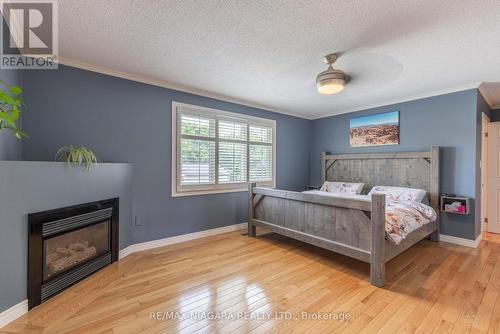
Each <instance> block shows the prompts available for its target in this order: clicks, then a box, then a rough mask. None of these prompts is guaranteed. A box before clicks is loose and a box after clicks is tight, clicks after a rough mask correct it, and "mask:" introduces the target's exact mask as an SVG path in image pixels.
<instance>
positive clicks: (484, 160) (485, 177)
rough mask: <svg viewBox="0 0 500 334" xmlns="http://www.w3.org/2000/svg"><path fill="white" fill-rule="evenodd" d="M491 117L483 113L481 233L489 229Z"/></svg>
mask: <svg viewBox="0 0 500 334" xmlns="http://www.w3.org/2000/svg"><path fill="white" fill-rule="evenodd" d="M489 123H490V119H489V117H488V116H487V115H486V114H485V113H482V119H481V125H482V126H481V161H480V167H481V233H483V232H487V231H488V223H487V222H486V218H487V217H488V200H487V198H488V182H487V180H488V135H487V134H488V125H489Z"/></svg>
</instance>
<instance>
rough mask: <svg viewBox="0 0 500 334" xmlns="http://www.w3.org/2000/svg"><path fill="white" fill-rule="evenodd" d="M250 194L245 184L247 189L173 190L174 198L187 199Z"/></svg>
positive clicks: (272, 186) (271, 186)
mask: <svg viewBox="0 0 500 334" xmlns="http://www.w3.org/2000/svg"><path fill="white" fill-rule="evenodd" d="M257 186H258V187H266V188H267V187H270V188H275V186H274V185H257ZM241 192H248V186H247V184H246V183H245V187H242V188H228V189H210V190H193V191H180V192H178V191H175V190H172V197H186V196H201V195H213V194H228V193H241Z"/></svg>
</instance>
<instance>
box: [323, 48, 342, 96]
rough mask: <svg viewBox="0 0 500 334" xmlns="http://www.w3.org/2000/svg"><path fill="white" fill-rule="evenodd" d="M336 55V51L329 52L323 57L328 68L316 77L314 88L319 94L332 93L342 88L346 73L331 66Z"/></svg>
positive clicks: (336, 57) (338, 91)
mask: <svg viewBox="0 0 500 334" xmlns="http://www.w3.org/2000/svg"><path fill="white" fill-rule="evenodd" d="M338 57H339V56H338V55H337V54H336V53H330V54H328V55H326V56H325V57H324V58H323V59H324V60H325V63H327V64H328V68H327V69H326V71H323V72H321V73H320V74H318V76H317V77H316V88H317V89H318V92H319V93H321V94H327V95H332V94H337V93H340V92H341V91H342V90H344V86H345V84H346V82H347V75H346V74H345V73H344V72H342V71H341V70H336V69H334V68H333V64H334V63H335V61H336V60H337V59H338Z"/></svg>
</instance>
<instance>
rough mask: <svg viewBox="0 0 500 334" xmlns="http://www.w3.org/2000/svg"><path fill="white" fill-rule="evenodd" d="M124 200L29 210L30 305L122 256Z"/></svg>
mask: <svg viewBox="0 0 500 334" xmlns="http://www.w3.org/2000/svg"><path fill="white" fill-rule="evenodd" d="M118 211H119V199H118V198H112V199H107V200H102V201H97V202H91V203H85V204H80V205H75V206H70V207H65V208H60V209H54V210H49V211H43V212H37V213H31V214H29V215H28V308H29V309H32V308H33V307H35V306H37V305H39V304H40V303H43V302H44V301H46V300H47V299H49V298H51V297H52V296H54V295H56V294H57V293H59V292H61V291H63V290H64V289H66V288H68V287H69V286H71V285H73V284H75V283H77V282H79V281H81V280H82V279H84V278H85V277H87V276H89V275H91V274H93V273H94V272H96V271H98V270H100V269H102V268H104V267H105V266H107V265H109V264H110V263H112V262H114V261H116V260H118V220H119V214H118Z"/></svg>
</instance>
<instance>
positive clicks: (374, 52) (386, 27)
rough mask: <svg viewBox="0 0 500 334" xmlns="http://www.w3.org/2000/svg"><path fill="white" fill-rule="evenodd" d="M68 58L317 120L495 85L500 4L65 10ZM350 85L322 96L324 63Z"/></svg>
mask: <svg viewBox="0 0 500 334" xmlns="http://www.w3.org/2000/svg"><path fill="white" fill-rule="evenodd" d="M59 36H60V42H59V52H60V56H61V57H63V58H66V59H69V60H73V61H79V62H82V63H86V64H91V65H94V66H99V67H103V68H107V69H110V70H114V71H120V72H125V73H129V74H132V75H136V76H141V77H145V78H150V79H154V80H157V81H161V82H168V83H173V84H176V85H179V86H185V87H189V89H193V90H200V91H204V92H207V93H214V94H217V95H221V96H227V97H230V98H233V99H236V100H241V101H246V102H248V103H252V104H257V105H261V106H264V107H267V108H269V109H272V110H278V111H282V112H286V113H290V114H295V115H299V116H304V117H308V118H316V117H321V116H325V115H333V114H338V113H343V112H348V111H352V110H356V109H361V108H364V107H369V106H373V105H380V104H384V103H386V102H390V101H395V100H399V99H405V98H409V97H414V96H422V95H425V94H428V93H429V92H435V91H441V90H448V89H454V88H456V87H468V86H469V85H471V84H473V83H477V82H480V81H486V82H490V83H492V84H489V86H488V88H489V89H488V100H489V101H490V102H491V101H494V104H500V87H499V86H498V85H495V84H494V83H496V82H500V42H499V38H500V1H499V0H481V1H477V0H418V1H417V0H414V1H409V0H405V1H403V0H392V1H391V0H365V1H356V0H342V1H333V0H314V1H299V0H287V1H278V0H259V1H252V0H246V1H243V0H226V1H215V0H203V1H200V0H198V1H194V0H193V1H192V0H182V1H166V0H165V1H161V0H86V1H81V0H61V1H59ZM330 52H339V53H341V54H342V56H341V57H340V59H339V60H338V61H337V64H336V67H338V68H339V69H342V70H344V71H345V72H347V73H348V74H349V75H350V76H351V77H352V80H351V81H350V82H349V83H348V85H347V86H346V88H345V90H344V91H343V92H341V93H340V94H338V95H334V96H324V95H320V94H318V93H317V92H316V89H315V77H316V75H317V74H318V73H319V72H320V71H322V70H324V69H325V68H326V67H325V65H324V63H323V61H322V56H324V55H325V54H327V53H330Z"/></svg>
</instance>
